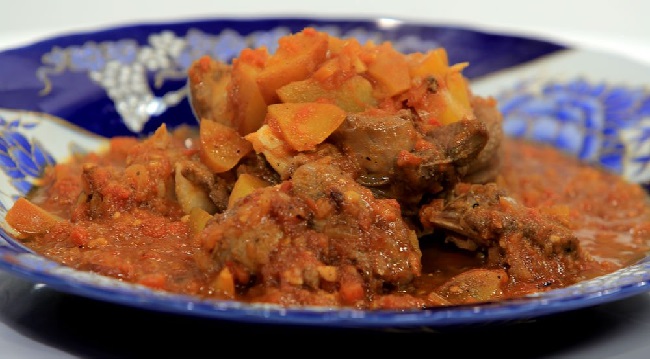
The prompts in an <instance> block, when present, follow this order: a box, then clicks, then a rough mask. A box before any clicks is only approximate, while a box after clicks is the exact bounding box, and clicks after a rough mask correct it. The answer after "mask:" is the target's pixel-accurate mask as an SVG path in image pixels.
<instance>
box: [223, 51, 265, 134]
mask: <svg viewBox="0 0 650 359" xmlns="http://www.w3.org/2000/svg"><path fill="white" fill-rule="evenodd" d="M267 57H268V54H267V52H266V50H264V49H258V50H250V49H245V50H243V51H242V53H241V55H240V57H239V58H237V59H235V60H233V69H232V85H231V88H230V91H229V92H228V93H229V101H230V105H231V106H232V110H233V120H232V122H233V127H234V128H235V129H237V131H238V132H239V134H240V135H242V136H245V135H247V134H249V133H251V132H254V131H256V130H257V129H258V128H260V126H262V123H263V121H264V116H265V115H266V102H265V101H264V97H263V96H262V92H261V91H260V88H259V86H258V85H257V79H258V77H259V75H260V72H261V71H262V68H263V66H264V63H265V61H266V59H267Z"/></svg>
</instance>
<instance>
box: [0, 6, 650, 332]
mask: <svg viewBox="0 0 650 359" xmlns="http://www.w3.org/2000/svg"><path fill="white" fill-rule="evenodd" d="M305 26H313V27H316V28H317V29H319V30H323V31H327V32H329V33H331V34H333V35H336V36H340V37H356V38H358V39H360V40H362V41H364V40H374V41H376V42H378V41H385V40H390V41H392V42H393V44H394V46H395V47H396V48H397V49H398V50H400V51H403V52H413V51H426V50H428V49H430V48H433V47H440V46H442V47H445V48H446V49H447V51H448V53H449V57H450V62H451V63H456V62H465V61H468V62H469V63H470V66H469V67H468V68H467V69H466V70H464V74H465V75H466V76H467V77H468V78H469V79H470V80H471V81H472V82H473V86H472V87H473V89H474V91H475V92H477V93H480V94H483V95H490V96H493V97H495V98H497V99H498V101H499V106H500V109H501V111H502V112H503V114H504V121H505V122H504V128H505V130H506V132H507V134H508V135H510V136H512V137H520V138H527V139H531V140H535V141H540V142H545V143H549V144H552V145H553V146H556V147H557V148H560V149H562V150H564V151H566V152H568V153H570V154H572V155H574V156H576V157H578V158H581V159H583V160H585V161H589V162H591V163H594V164H595V165H599V166H603V167H605V168H607V169H608V170H611V171H614V172H616V173H619V174H621V175H623V176H625V177H626V178H628V179H629V180H631V181H634V182H639V183H644V184H645V183H646V182H647V181H648V180H649V179H650V170H649V169H648V161H649V160H650V142H649V140H648V139H649V138H650V96H649V94H648V90H647V87H645V84H647V85H650V75H649V74H648V72H650V71H648V69H647V68H645V67H644V66H642V65H640V64H635V63H632V62H631V61H629V60H626V59H623V58H619V57H616V56H613V55H609V54H602V53H595V52H587V51H584V50H578V49H572V48H567V47H564V46H561V45H558V44H554V43H549V42H546V41H541V40H537V39H531V38H524V37H517V36H506V35H503V34H495V33H487V32H481V31H477V30H472V29H464V28H457V27H449V26H435V25H425V24H413V23H403V22H400V21H397V20H391V19H378V20H345V21H337V20H325V19H297V18H290V19H282V18H267V19H253V20H243V19H238V20H234V19H206V20H203V21H192V22H175V23H160V24H146V25H133V26H126V27H119V28H110V29H105V30H102V31H96V32H90V33H81V34H72V35H67V36H62V37H57V38H52V39H47V40H44V41H41V42H38V43H34V44H32V45H29V46H26V47H22V48H16V49H11V50H7V51H4V52H1V53H0V84H1V85H0V215H1V216H2V218H4V214H6V211H7V209H8V208H10V207H11V205H12V204H13V202H14V201H15V200H16V198H18V197H20V196H23V195H25V194H26V193H27V192H28V191H29V190H30V188H31V187H32V186H33V185H34V183H35V181H36V180H37V178H38V176H39V174H40V172H41V170H42V169H43V168H44V167H45V166H47V165H49V164H52V163H55V162H57V161H63V160H65V159H66V158H68V157H69V156H70V155H71V154H74V153H80V152H84V151H95V150H98V149H101V148H102V146H104V145H105V144H106V139H107V138H109V137H111V136H115V135H135V136H146V135H149V134H150V133H151V132H152V131H153V130H155V129H156V128H158V126H159V125H160V124H161V123H163V122H164V123H167V124H168V125H169V126H175V125H179V124H182V123H190V124H191V123H195V119H194V117H193V116H192V112H191V109H190V107H189V104H188V101H187V88H186V77H185V76H186V75H185V73H186V70H187V68H188V67H189V65H190V64H191V63H192V61H193V60H195V59H197V58H199V57H200V56H202V55H206V54H208V55H212V56H215V57H217V58H220V59H222V60H224V61H228V60H230V59H232V58H233V57H235V56H237V55H238V53H239V51H240V50H241V49H243V48H245V47H257V46H262V45H264V46H267V47H268V48H269V49H270V50H271V51H273V50H274V49H275V44H276V41H277V39H278V38H279V37H281V36H284V35H286V34H288V33H290V32H294V31H299V30H301V29H302V28H303V27H305ZM2 228H4V229H2V230H0V237H1V238H0V268H1V269H2V270H5V271H8V272H11V273H13V274H16V275H18V276H21V277H24V278H26V279H29V280H31V281H33V282H36V283H43V284H46V285H48V286H50V287H52V288H54V289H57V290H60V291H63V292H68V293H73V294H77V295H81V296H86V297H89V298H94V299H99V300H103V301H109V302H114V303H121V304H125V305H129V306H135V307H140V308H144V309H148V310H154V311H162V312H171V313H177V314H183V315H190V316H199V317H205V318H214V319H227V320H235V321H241V322H259V323H275V324H301V325H315V326H338V327H378V328H395V327H402V328H403V327H410V328H421V327H428V328H431V327H444V326H452V325H467V324H478V323H489V322H503V321H519V320H526V319H529V318H534V317H538V316H542V315H547V314H551V313H557V312H561V311H567V310H572V309H577V308H582V307H587V306H592V305H596V304H601V303H605V302H610V301H615V300H619V299H622V298H626V297H629V296H632V295H635V294H637V293H640V292H643V291H647V290H648V289H649V288H648V281H649V280H650V261H649V260H648V259H645V260H642V261H641V262H640V263H638V264H636V265H633V266H630V267H628V268H625V269H623V270H620V271H618V272H615V273H612V274H610V275H607V276H604V277H599V278H596V279H594V280H590V281H587V282H583V283H580V284H578V285H574V286H571V287H567V288H564V289H560V290H554V291H550V292H545V293H541V294H537V295H531V296H528V297H525V298H521V299H516V300H509V301H504V302H500V303H489V304H481V305H468V306H457V307H444V308H442V307H441V308H433V309H430V310H421V311H420V310H418V311H406V312H404V311H358V310H350V309H343V310H332V309H327V308H280V307H275V306H270V305H260V304H244V303H238V302H229V301H202V300H198V299H197V298H193V297H187V296H180V295H173V294H167V293H160V292H156V291H153V290H150V289H147V288H145V287H140V286H136V285H131V284H127V283H123V282H119V281H117V280H113V279H110V278H105V277H100V276H97V275H94V274H92V273H87V272H79V271H75V270H72V269H70V268H66V267H63V266H61V265H58V264H56V263H53V262H51V261H48V260H46V259H43V258H42V257H40V256H37V255H35V254H33V253H31V252H30V251H29V250H28V249H27V248H25V247H24V246H22V245H21V244H20V242H19V241H17V240H15V239H14V238H12V235H11V231H10V230H9V229H8V228H7V225H6V223H5V222H4V220H2Z"/></svg>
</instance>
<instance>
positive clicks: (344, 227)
mask: <svg viewBox="0 0 650 359" xmlns="http://www.w3.org/2000/svg"><path fill="white" fill-rule="evenodd" d="M201 240H202V243H203V246H204V247H205V248H206V249H207V250H208V251H210V252H211V255H212V258H213V261H214V265H215V272H219V271H221V270H222V269H223V268H224V267H228V268H229V270H230V272H231V273H233V277H234V280H235V283H236V284H237V285H239V286H240V287H250V289H249V293H251V294H250V295H256V298H257V299H258V300H264V298H265V297H266V298H271V297H272V298H273V301H278V300H279V301H280V302H283V303H289V304H290V303H297V302H302V301H304V300H306V299H305V298H307V297H309V298H311V301H314V300H316V301H319V302H320V301H322V300H325V299H323V298H330V299H331V300H332V303H326V304H341V305H348V306H357V307H363V306H365V305H367V303H368V302H369V301H370V298H371V297H373V295H376V294H380V293H383V292H384V290H385V289H387V288H393V289H394V288H399V287H401V286H404V285H406V284H408V283H410V282H411V281H412V279H413V278H414V277H416V276H418V275H419V274H420V272H421V262H420V260H421V252H420V249H419V246H418V240H417V237H416V235H415V232H414V231H413V230H411V229H410V228H409V227H408V226H407V225H406V224H405V222H404V221H403V220H402V218H401V216H400V210H399V206H398V205H397V203H396V202H395V201H394V200H382V199H375V198H374V197H373V195H372V193H371V192H370V191H369V190H368V189H366V188H365V187H363V186H361V185H359V184H357V183H356V182H355V181H354V180H353V179H352V178H350V177H349V176H348V175H346V174H345V173H344V172H342V171H341V170H340V169H339V168H338V167H336V166H334V165H332V164H331V161H330V159H329V158H323V159H321V160H318V161H315V162H310V163H307V164H305V165H303V166H301V167H299V168H298V169H296V171H295V173H294V175H293V177H292V179H291V180H290V181H285V182H283V183H281V184H280V185H276V186H270V187H265V188H262V189H258V190H256V191H255V192H253V193H252V194H251V195H249V196H247V197H245V198H243V199H242V200H240V201H238V202H237V204H236V205H235V206H233V207H232V208H231V209H229V210H227V211H225V212H224V213H222V214H219V215H216V216H215V217H214V218H213V220H212V221H211V222H209V223H208V224H207V225H206V228H205V229H204V231H203V232H202V234H201ZM252 293H256V294H252ZM324 293H325V294H326V295H325V296H323V294H324ZM328 293H329V294H328ZM278 296H281V298H278ZM301 298H302V299H301ZM268 300H270V299H268Z"/></svg>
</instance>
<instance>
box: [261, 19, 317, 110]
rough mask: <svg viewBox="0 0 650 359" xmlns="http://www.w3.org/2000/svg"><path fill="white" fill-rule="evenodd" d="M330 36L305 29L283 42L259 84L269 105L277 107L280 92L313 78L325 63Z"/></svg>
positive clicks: (262, 73)
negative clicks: (293, 83)
mask: <svg viewBox="0 0 650 359" xmlns="http://www.w3.org/2000/svg"><path fill="white" fill-rule="evenodd" d="M328 38H329V35H328V34H327V33H324V32H318V31H316V30H314V29H313V28H305V29H304V30H303V31H301V32H299V33H296V34H294V35H288V36H285V37H282V38H281V39H279V42H278V45H279V47H278V49H277V51H276V53H275V54H273V55H272V56H271V57H270V58H269V60H268V61H267V63H266V66H265V67H264V69H263V70H262V71H261V73H260V74H259V77H258V79H257V83H258V85H259V88H260V90H261V92H262V96H263V97H264V100H265V101H266V103H267V104H272V103H276V102H277V101H278V95H277V94H276V90H277V89H279V88H280V87H282V86H284V85H286V84H288V83H290V82H293V81H300V80H304V79H306V78H307V77H309V76H310V75H311V74H312V73H313V72H314V71H315V70H316V68H318V66H319V65H320V64H321V63H322V62H323V61H325V57H326V55H327V48H328Z"/></svg>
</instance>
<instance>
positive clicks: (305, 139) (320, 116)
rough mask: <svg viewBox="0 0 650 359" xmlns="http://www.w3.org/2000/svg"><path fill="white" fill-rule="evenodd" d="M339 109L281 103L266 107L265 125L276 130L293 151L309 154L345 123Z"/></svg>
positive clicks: (332, 106) (316, 105)
mask: <svg viewBox="0 0 650 359" xmlns="http://www.w3.org/2000/svg"><path fill="white" fill-rule="evenodd" d="M345 116H346V113H345V111H343V110H342V109H341V108H340V107H338V106H336V105H332V104H328V103H318V102H308V103H281V104H274V105H270V106H269V107H268V112H267V115H266V122H267V123H268V125H269V126H270V127H271V128H274V129H278V130H279V132H280V134H281V136H282V138H283V139H284V141H285V142H286V143H287V144H288V145H289V146H290V147H291V148H293V149H294V150H296V151H309V150H313V149H315V147H316V145H318V144H320V143H321V142H323V141H324V140H325V139H326V138H327V137H329V135H331V134H332V132H334V130H336V129H337V128H338V127H339V126H340V125H341V123H343V121H344V120H345Z"/></svg>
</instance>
